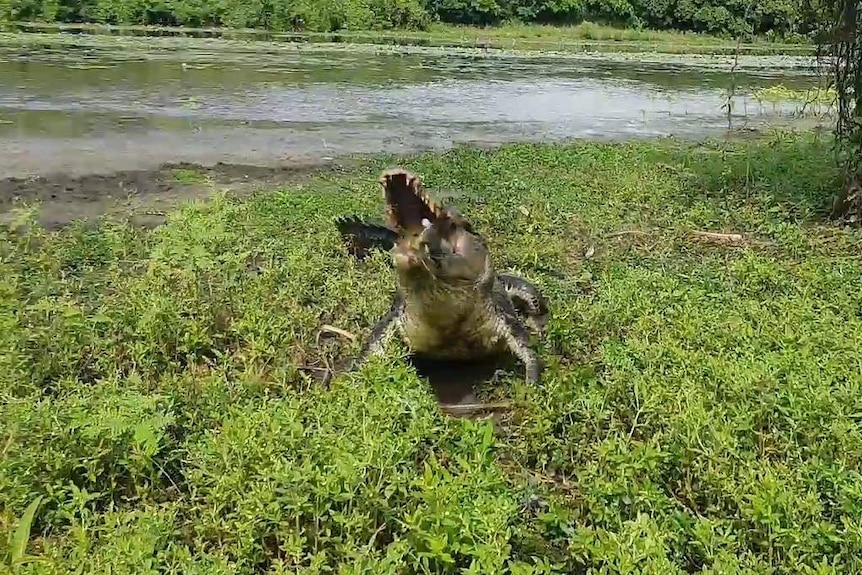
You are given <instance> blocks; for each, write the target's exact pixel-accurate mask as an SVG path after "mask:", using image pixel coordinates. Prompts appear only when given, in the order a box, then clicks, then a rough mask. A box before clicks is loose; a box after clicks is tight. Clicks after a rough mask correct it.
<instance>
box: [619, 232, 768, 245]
mask: <svg viewBox="0 0 862 575" xmlns="http://www.w3.org/2000/svg"><path fill="white" fill-rule="evenodd" d="M660 231H661V230H649V231H644V230H623V231H619V232H613V233H610V234H606V235H605V236H604V239H611V238H618V237H622V236H650V235H653V234H656V233H659V232H660ZM688 233H689V234H690V235H692V236H694V237H696V238H698V239H701V240H704V241H707V242H713V243H721V244H726V243H736V244H740V243H745V242H749V241H751V242H752V243H757V244H764V243H768V242H754V241H753V240H751V239H750V238H748V237H746V236H744V235H743V234H738V233H725V232H706V231H701V230H690V231H689V232H688Z"/></svg>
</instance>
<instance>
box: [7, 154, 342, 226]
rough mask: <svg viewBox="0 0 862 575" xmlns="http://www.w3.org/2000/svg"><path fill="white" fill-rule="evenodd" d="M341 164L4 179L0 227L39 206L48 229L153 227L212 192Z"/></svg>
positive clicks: (256, 186)
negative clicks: (106, 217) (108, 223)
mask: <svg viewBox="0 0 862 575" xmlns="http://www.w3.org/2000/svg"><path fill="white" fill-rule="evenodd" d="M344 164H345V161H342V162H339V163H335V162H307V163H296V164H292V165H287V166H275V167H263V166H252V165H242V164H226V163H217V164H215V165H213V166H202V165H199V164H192V163H176V164H164V165H162V166H160V167H159V168H157V169H154V170H125V171H118V172H115V173H113V174H88V175H72V174H63V173H53V174H50V175H47V176H34V177H29V178H17V177H13V178H4V179H0V222H8V221H10V220H11V219H12V218H13V217H14V209H15V208H16V207H22V206H26V205H33V204H38V206H39V221H40V222H41V223H42V225H44V226H45V227H47V228H49V229H56V228H60V227H62V226H65V225H68V224H69V223H71V222H73V221H75V220H85V221H86V220H92V219H93V218H95V217H98V216H100V215H103V214H110V213H116V214H121V215H123V216H129V217H131V218H132V220H133V221H134V222H135V223H137V224H139V225H143V226H154V225H158V224H160V223H162V222H163V221H164V211H166V210H169V209H170V208H171V207H173V206H176V205H177V204H178V203H179V202H183V201H188V200H192V199H194V198H199V197H207V196H209V195H211V194H213V193H215V192H227V193H230V194H232V195H238V196H242V195H246V194H249V193H252V192H254V191H258V190H269V189H275V188H277V187H279V186H280V185H283V184H288V183H295V182H297V181H299V180H302V179H303V178H306V177H308V176H309V175H311V174H312V173H317V172H320V171H322V170H334V169H338V168H339V167H341V166H343V165H344Z"/></svg>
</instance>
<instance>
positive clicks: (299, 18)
mask: <svg viewBox="0 0 862 575" xmlns="http://www.w3.org/2000/svg"><path fill="white" fill-rule="evenodd" d="M811 14H812V11H811V10H808V9H806V8H805V7H804V6H803V4H802V3H799V2H793V1H791V0H768V1H766V2H763V1H760V2H758V1H755V0H267V1H262V0H219V1H216V2H209V1H202V0H178V1H172V2H166V1H162V0H0V20H7V21H30V20H35V21H47V22H78V23H80V22H99V23H108V24H149V25H182V26H192V27H200V26H224V27H229V28H262V29H267V30H277V31H287V30H290V31H315V32H327V31H334V30H345V29H346V30H371V29H393V28H394V29H413V30H427V29H429V28H430V27H433V26H434V25H435V24H439V23H445V24H451V25H470V26H499V25H501V24H504V23H507V22H520V23H522V24H532V25H536V24H538V25H541V24H551V25H574V24H581V23H583V22H585V21H589V22H595V23H597V24H604V25H612V26H616V27H622V28H629V29H632V31H633V32H637V31H638V30H643V29H651V30H676V31H683V32H697V33H708V34H717V35H725V36H728V35H729V36H734V37H736V36H740V37H770V38H778V39H791V40H792V39H796V40H798V39H801V38H804V37H806V35H807V34H809V33H810V32H811V31H812V30H813V29H814V21H813V20H812V18H811ZM597 29H599V27H597V26H590V27H587V28H586V29H584V30H582V31H581V32H580V34H589V33H590V32H592V33H595V31H596V30H597ZM521 33H522V34H523V33H524V30H523V27H521ZM546 33H547V32H543V31H542V29H541V27H538V28H535V27H534V28H533V29H531V30H530V31H529V35H542V34H546ZM577 34H578V33H577V32H576V33H575V35H577ZM619 34H620V33H619V31H617V32H616V33H615V34H614V35H617V36H618V35H619ZM603 35H605V36H609V35H611V34H610V33H608V32H605V33H603ZM636 36H637V35H636V34H635V35H632V39H636Z"/></svg>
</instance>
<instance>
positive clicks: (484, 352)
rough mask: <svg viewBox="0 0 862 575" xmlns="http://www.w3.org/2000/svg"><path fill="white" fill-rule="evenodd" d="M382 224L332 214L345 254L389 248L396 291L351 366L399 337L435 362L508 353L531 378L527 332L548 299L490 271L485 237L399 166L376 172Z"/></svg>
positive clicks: (544, 315) (539, 323)
mask: <svg viewBox="0 0 862 575" xmlns="http://www.w3.org/2000/svg"><path fill="white" fill-rule="evenodd" d="M380 185H381V187H382V188H383V197H384V201H385V204H386V217H385V219H386V224H387V225H379V224H374V223H369V222H365V221H363V220H361V219H359V218H357V217H355V216H347V217H342V218H338V219H336V222H335V223H336V227H337V228H338V231H339V233H340V235H341V238H342V240H343V241H344V243H345V244H346V246H347V249H348V252H350V253H351V255H353V256H355V257H357V258H360V259H361V258H363V257H364V256H365V255H366V254H367V253H368V252H369V250H370V249H373V248H380V249H384V250H388V251H390V253H391V256H392V258H391V261H392V264H393V267H394V268H395V275H396V280H397V286H398V290H397V294H396V296H395V298H394V301H393V303H392V306H391V308H390V310H389V312H388V313H386V314H385V316H384V317H383V318H382V319H380V320H379V321H378V322H377V324H376V325H375V326H374V327H373V328H372V330H371V336H370V338H369V340H368V341H367V343H366V344H365V345H364V346H363V348H362V351H361V352H360V354H359V356H358V357H357V358H356V359H355V360H354V361H352V362H351V366H353V365H356V364H358V363H362V362H364V361H365V360H366V359H367V358H368V357H370V356H372V355H374V354H378V353H381V352H382V351H383V349H384V348H385V346H386V345H387V344H388V342H389V341H390V340H392V339H393V338H395V337H400V338H401V340H402V341H403V342H404V343H405V344H406V345H407V347H408V349H409V350H410V351H411V352H412V353H414V354H416V355H420V356H425V357H428V358H431V359H437V360H456V361H457V360H461V361H463V360H474V359H481V358H487V357H490V356H495V355H498V354H502V353H506V352H509V353H511V354H513V355H514V356H515V357H517V358H518V359H519V360H520V361H521V362H522V363H523V364H524V368H525V379H526V381H527V383H530V384H535V383H537V382H538V381H539V377H540V374H541V369H542V368H541V365H540V361H539V358H538V355H537V354H536V352H535V351H534V350H533V349H532V347H531V345H530V336H531V334H532V335H537V336H541V335H543V334H544V325H545V323H546V321H547V319H548V317H549V315H550V312H549V306H548V301H547V299H546V298H545V297H544V295H543V294H542V293H541V292H540V291H539V290H538V289H537V288H536V286H534V285H533V284H532V283H530V282H529V281H527V280H525V279H523V278H520V277H518V276H515V275H511V274H504V273H497V272H496V270H495V269H494V265H493V262H492V260H491V256H490V253H489V251H488V248H487V245H486V242H485V240H484V239H483V238H482V237H481V236H480V235H479V234H477V233H476V232H475V231H474V230H473V227H472V225H471V224H470V222H469V221H467V219H466V218H465V217H464V216H463V215H462V214H461V213H460V212H459V211H458V210H457V209H456V208H454V207H453V206H447V205H444V204H442V203H440V202H438V201H435V200H434V199H433V198H432V197H431V196H430V195H429V194H428V193H427V192H426V191H425V190H424V189H423V187H422V184H421V182H420V179H419V177H418V176H416V175H415V174H412V173H411V172H408V171H406V170H403V169H400V168H393V169H389V170H386V171H384V172H383V174H382V175H381V177H380Z"/></svg>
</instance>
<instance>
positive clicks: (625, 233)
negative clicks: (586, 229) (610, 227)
mask: <svg viewBox="0 0 862 575" xmlns="http://www.w3.org/2000/svg"><path fill="white" fill-rule="evenodd" d="M653 233H654V232H645V231H643V230H623V231H621V232H613V233H610V234H607V235H606V236H605V239H611V238H619V237H622V236H649V235H651V234H653Z"/></svg>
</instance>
